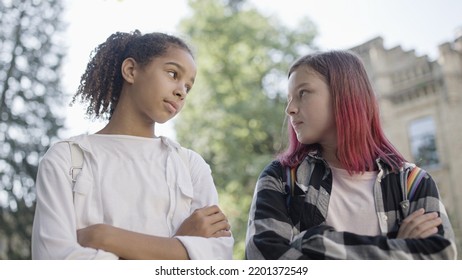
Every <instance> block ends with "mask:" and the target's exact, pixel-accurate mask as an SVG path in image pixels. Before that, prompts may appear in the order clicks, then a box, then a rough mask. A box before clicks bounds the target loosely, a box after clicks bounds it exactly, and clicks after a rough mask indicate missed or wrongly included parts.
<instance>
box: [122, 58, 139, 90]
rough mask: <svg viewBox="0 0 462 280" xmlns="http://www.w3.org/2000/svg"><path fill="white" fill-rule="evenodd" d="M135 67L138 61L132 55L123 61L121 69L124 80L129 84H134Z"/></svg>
mask: <svg viewBox="0 0 462 280" xmlns="http://www.w3.org/2000/svg"><path fill="white" fill-rule="evenodd" d="M135 67H136V61H135V60H134V59H133V58H131V57H128V58H126V59H125V60H124V61H123V62H122V67H121V69H120V71H121V72H122V77H123V78H124V80H125V81H126V82H127V83H129V84H133V82H134V81H135Z"/></svg>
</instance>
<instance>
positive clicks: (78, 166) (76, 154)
mask: <svg viewBox="0 0 462 280" xmlns="http://www.w3.org/2000/svg"><path fill="white" fill-rule="evenodd" d="M67 143H68V144H69V149H70V151H71V168H70V170H69V175H71V177H72V182H74V183H75V181H76V180H77V175H79V173H80V171H81V170H82V167H83V151H82V148H80V146H79V145H78V144H76V143H74V142H71V141H68V142H67Z"/></svg>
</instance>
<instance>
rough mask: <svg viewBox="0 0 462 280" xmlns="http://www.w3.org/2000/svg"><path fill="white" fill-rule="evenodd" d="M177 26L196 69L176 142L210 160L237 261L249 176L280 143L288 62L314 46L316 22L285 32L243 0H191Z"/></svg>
mask: <svg viewBox="0 0 462 280" xmlns="http://www.w3.org/2000/svg"><path fill="white" fill-rule="evenodd" d="M189 5H190V7H191V16H190V17H189V18H186V19H184V20H182V21H181V23H180V31H181V32H182V33H184V34H187V35H188V36H190V38H189V39H188V41H190V42H191V43H192V45H193V47H194V48H195V51H196V61H197V64H198V74H197V77H196V83H195V85H194V88H193V91H192V92H191V96H190V97H189V98H188V102H187V105H186V106H185V108H184V109H183V111H182V113H181V114H180V115H179V116H178V120H176V121H175V131H176V134H177V139H178V140H179V142H180V143H181V144H182V145H184V146H185V147H189V148H191V149H193V150H195V151H197V152H198V153H200V154H201V155H202V156H203V157H204V159H205V160H206V161H207V162H208V163H209V164H210V166H211V168H212V172H213V177H214V180H215V184H216V185H217V188H218V189H219V197H220V204H221V207H222V208H223V210H224V212H225V213H226V214H227V215H228V219H229V220H230V222H231V225H232V231H233V234H234V238H235V240H236V244H235V250H234V258H236V259H242V258H244V243H245V233H246V228H247V218H248V212H249V206H250V203H251V200H252V195H253V190H254V187H255V183H256V180H257V178H258V176H259V174H260V172H261V171H262V169H263V168H264V167H265V165H267V164H268V163H269V162H270V161H271V160H272V159H274V155H275V154H276V153H277V152H278V151H279V150H280V149H281V147H284V145H285V144H284V143H281V141H282V139H284V138H285V135H286V134H285V133H286V129H285V127H284V128H283V123H284V109H285V105H286V89H285V86H286V85H285V84H284V83H281V81H286V80H287V71H288V68H289V65H290V64H291V63H292V62H293V61H294V60H295V59H296V58H298V57H299V56H300V55H301V54H302V53H306V52H307V51H309V50H311V49H314V48H315V47H314V45H313V39H314V36H315V35H316V27H315V25H314V24H313V23H312V22H311V21H310V20H309V19H304V20H303V21H302V22H300V24H299V25H298V26H297V27H295V28H293V29H290V28H288V27H285V26H283V25H282V24H281V23H280V22H279V20H278V19H277V18H273V17H267V16H264V15H262V14H261V13H260V12H259V11H258V10H256V9H255V8H253V7H252V6H250V4H249V3H247V2H246V1H245V0H190V1H189Z"/></svg>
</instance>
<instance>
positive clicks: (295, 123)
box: [291, 121, 303, 127]
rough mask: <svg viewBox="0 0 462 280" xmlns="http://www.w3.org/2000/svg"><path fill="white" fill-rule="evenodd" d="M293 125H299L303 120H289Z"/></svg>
mask: <svg viewBox="0 0 462 280" xmlns="http://www.w3.org/2000/svg"><path fill="white" fill-rule="evenodd" d="M291 123H292V126H293V127H297V126H299V125H301V124H302V123H303V122H302V121H291Z"/></svg>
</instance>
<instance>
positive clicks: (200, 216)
mask: <svg viewBox="0 0 462 280" xmlns="http://www.w3.org/2000/svg"><path fill="white" fill-rule="evenodd" d="M230 228H231V226H230V224H229V223H228V219H227V218H226V216H225V214H223V212H221V210H220V208H219V207H218V206H216V205H213V206H208V207H204V208H200V209H196V210H195V211H194V212H193V213H192V214H191V216H189V217H188V218H187V219H186V220H184V222H183V223H182V224H181V226H180V228H179V229H178V231H177V232H176V234H175V236H182V235H183V236H186V235H188V236H201V237H207V238H208V237H226V236H231V232H230V231H229V229H230Z"/></svg>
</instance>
